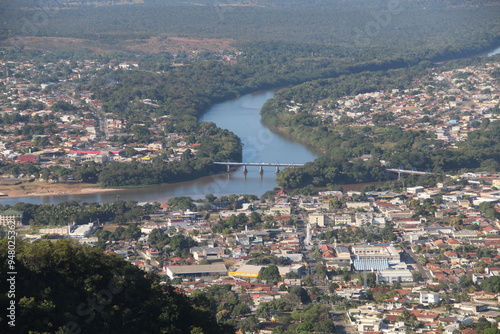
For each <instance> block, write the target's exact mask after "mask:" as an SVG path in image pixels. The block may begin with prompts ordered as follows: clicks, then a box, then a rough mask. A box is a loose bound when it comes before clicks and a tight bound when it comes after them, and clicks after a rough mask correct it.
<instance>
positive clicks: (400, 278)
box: [377, 269, 413, 283]
mask: <svg viewBox="0 0 500 334" xmlns="http://www.w3.org/2000/svg"><path fill="white" fill-rule="evenodd" d="M377 282H386V283H394V282H413V275H412V273H411V271H409V270H408V269H385V270H381V271H379V272H378V273H377Z"/></svg>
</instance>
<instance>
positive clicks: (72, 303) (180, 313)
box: [0, 239, 231, 334]
mask: <svg viewBox="0 0 500 334" xmlns="http://www.w3.org/2000/svg"><path fill="white" fill-rule="evenodd" d="M17 242H18V244H17V249H16V252H17V253H16V259H17V262H16V271H17V278H18V280H17V281H16V301H17V305H16V306H17V309H16V310H17V313H16V316H17V317H16V327H15V333H28V332H33V333H35V332H39V333H60V332H62V331H64V329H70V328H73V329H76V328H79V329H81V333H148V334H149V333H178V334H184V333H190V332H191V330H192V329H193V328H195V327H199V328H200V329H202V330H203V332H204V333H207V334H208V333H214V334H216V333H230V332H231V331H229V332H227V331H225V330H224V329H223V328H221V327H220V326H219V325H218V324H217V323H216V321H215V317H214V316H213V314H212V313H211V312H210V310H209V309H206V308H204V307H203V305H199V304H197V303H196V301H194V300H192V299H189V298H187V297H185V296H183V295H182V294H179V293H177V292H175V291H174V289H173V288H172V287H171V286H169V285H160V284H159V283H158V279H157V277H155V276H151V275H145V273H144V272H142V271H141V270H139V269H138V268H137V267H135V266H133V265H131V264H129V263H127V262H125V261H124V260H122V259H121V258H120V257H118V256H116V255H110V254H103V253H102V252H101V251H99V250H97V249H93V248H90V247H84V246H78V245H76V244H73V243H71V242H68V241H58V242H56V243H51V242H49V241H38V242H36V243H33V244H30V243H25V242H21V241H20V240H18V241H17ZM0 250H1V255H0V264H1V266H2V269H1V271H0V277H1V282H0V287H1V288H2V290H3V291H8V287H7V285H6V284H7V281H6V279H7V276H6V272H8V271H9V270H7V267H6V264H7V262H6V259H7V258H6V256H7V242H6V240H5V239H4V240H1V241H0ZM0 300H1V304H2V305H6V303H7V302H8V299H7V295H6V294H2V296H1V297H0ZM0 317H1V318H2V321H0V326H1V331H2V333H10V332H9V331H8V329H7V322H6V321H5V313H4V314H2V315H0ZM70 332H74V333H76V332H78V331H75V330H72V331H70ZM13 333H14V332H13Z"/></svg>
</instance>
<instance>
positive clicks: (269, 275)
mask: <svg viewBox="0 0 500 334" xmlns="http://www.w3.org/2000/svg"><path fill="white" fill-rule="evenodd" d="M257 278H258V279H260V280H267V281H275V282H277V281H279V280H280V279H281V276H280V271H279V269H278V267H277V266H275V265H270V266H267V267H262V268H260V270H259V276H257Z"/></svg>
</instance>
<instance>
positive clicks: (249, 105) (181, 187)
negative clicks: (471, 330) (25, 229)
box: [0, 91, 319, 205]
mask: <svg viewBox="0 0 500 334" xmlns="http://www.w3.org/2000/svg"><path fill="white" fill-rule="evenodd" d="M273 95H274V94H273V92H272V91H264V92H257V93H253V94H247V95H243V96H241V97H239V98H237V99H234V100H230V101H226V102H222V103H218V104H215V105H214V106H212V107H211V108H210V109H209V110H208V111H207V112H206V113H205V114H204V115H203V116H202V117H201V119H200V121H202V122H214V123H215V124H217V126H219V127H221V128H224V129H228V130H230V131H232V132H234V133H235V134H236V135H237V136H238V137H240V138H241V140H242V142H243V161H244V162H271V163H276V162H277V163H305V162H308V161H313V160H314V159H315V158H316V157H318V156H319V154H318V153H317V152H315V151H313V150H312V149H311V148H308V147H306V146H304V145H302V144H299V143H297V142H294V141H292V140H289V139H287V138H285V137H283V136H282V135H280V134H277V133H274V132H272V131H271V130H270V129H269V128H267V127H266V126H265V125H264V124H262V122H261V116H260V110H261V108H262V106H263V105H264V103H265V102H266V101H267V100H268V99H270V98H271V97H273ZM275 186H276V173H275V169H274V167H264V173H263V174H262V175H261V174H259V169H258V167H248V173H247V174H246V175H244V173H243V171H242V169H241V168H240V169H237V170H235V171H233V172H231V173H222V174H217V175H212V176H208V177H204V178H201V179H197V180H194V181H189V182H180V183H175V184H167V185H161V186H154V187H147V188H137V189H127V190H121V191H118V192H108V193H96V194H83V195H59V196H33V197H29V196H27V197H17V198H2V199H0V204H10V205H14V204H16V203H18V202H25V203H33V204H56V203H60V202H63V201H68V200H77V201H81V202H88V203H91V202H98V203H101V202H111V201H115V200H117V199H121V200H125V201H137V202H155V201H156V202H166V201H168V199H169V198H171V197H174V196H190V197H193V198H204V197H205V194H208V193H211V194H214V195H215V196H217V197H220V196H224V195H230V194H253V195H257V196H260V195H262V194H263V193H265V192H266V191H268V190H272V189H273V188H274V187H275Z"/></svg>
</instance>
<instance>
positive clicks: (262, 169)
mask: <svg viewBox="0 0 500 334" xmlns="http://www.w3.org/2000/svg"><path fill="white" fill-rule="evenodd" d="M259 173H260V174H263V173H264V168H262V166H259Z"/></svg>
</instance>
